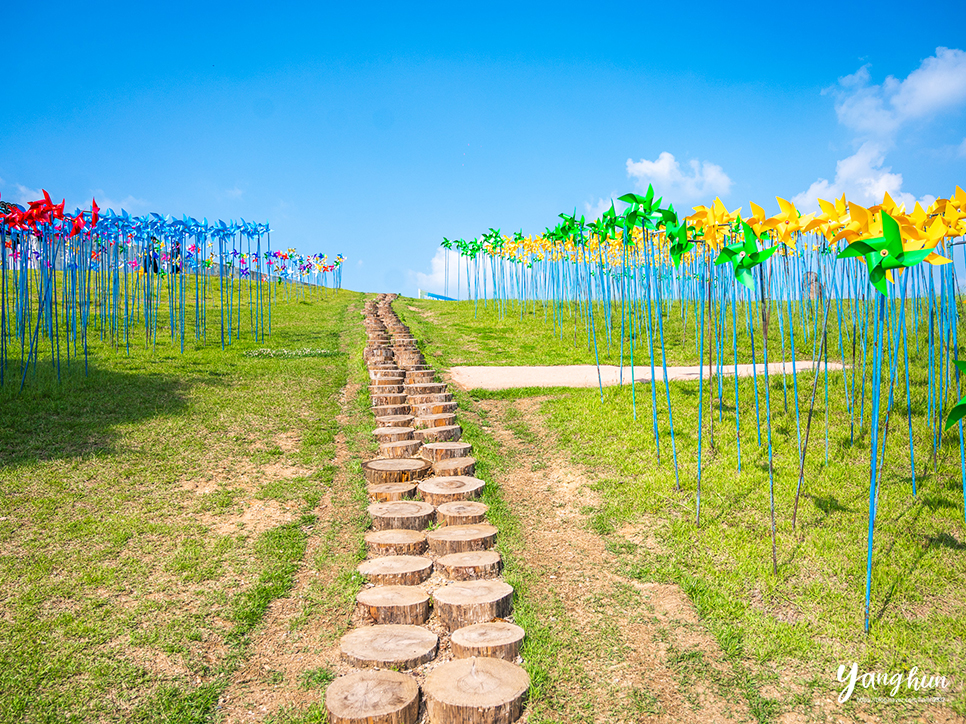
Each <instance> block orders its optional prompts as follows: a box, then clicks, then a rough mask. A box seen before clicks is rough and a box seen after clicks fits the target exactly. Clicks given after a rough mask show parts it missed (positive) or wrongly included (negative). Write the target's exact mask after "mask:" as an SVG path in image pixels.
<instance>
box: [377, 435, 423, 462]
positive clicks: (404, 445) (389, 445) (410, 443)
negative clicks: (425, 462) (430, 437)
mask: <svg viewBox="0 0 966 724" xmlns="http://www.w3.org/2000/svg"><path fill="white" fill-rule="evenodd" d="M422 446H423V443H422V441H421V440H416V439H413V440H396V441H394V442H381V443H379V454H380V455H382V456H383V457H384V458H414V457H417V456H418V455H419V449H420V448H421V447H422Z"/></svg>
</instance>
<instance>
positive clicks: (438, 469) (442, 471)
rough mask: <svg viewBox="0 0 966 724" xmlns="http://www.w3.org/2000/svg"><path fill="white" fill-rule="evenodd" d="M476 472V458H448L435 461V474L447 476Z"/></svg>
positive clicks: (471, 474)
mask: <svg viewBox="0 0 966 724" xmlns="http://www.w3.org/2000/svg"><path fill="white" fill-rule="evenodd" d="M475 472H476V458H469V457H466V458H446V459H445V460H439V461H438V462H435V463H433V475H435V476H436V477H439V478H445V477H450V476H455V475H469V476H470V477H472V476H473V473H475Z"/></svg>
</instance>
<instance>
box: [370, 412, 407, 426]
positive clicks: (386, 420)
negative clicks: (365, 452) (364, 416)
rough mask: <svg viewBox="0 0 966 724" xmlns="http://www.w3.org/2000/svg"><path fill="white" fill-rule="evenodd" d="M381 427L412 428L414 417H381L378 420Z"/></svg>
mask: <svg viewBox="0 0 966 724" xmlns="http://www.w3.org/2000/svg"><path fill="white" fill-rule="evenodd" d="M376 424H377V425H379V427H411V426H412V424H413V416H412V415H379V416H378V417H377V418H376Z"/></svg>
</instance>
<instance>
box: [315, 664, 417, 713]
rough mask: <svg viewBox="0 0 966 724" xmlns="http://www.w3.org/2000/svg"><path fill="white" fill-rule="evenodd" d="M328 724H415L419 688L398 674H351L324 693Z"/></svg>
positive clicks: (330, 686) (336, 681)
mask: <svg viewBox="0 0 966 724" xmlns="http://www.w3.org/2000/svg"><path fill="white" fill-rule="evenodd" d="M325 710H326V712H327V713H328V715H329V716H328V718H329V724H415V722H416V719H417V718H419V685H418V684H417V683H416V680H415V679H413V678H412V677H411V676H406V675H405V674H400V673H399V672H398V671H389V670H386V669H382V670H380V671H354V672H352V673H351V674H347V675H346V676H340V677H339V678H338V679H336V680H335V681H333V682H332V683H331V684H329V688H328V689H327V690H326V692H325Z"/></svg>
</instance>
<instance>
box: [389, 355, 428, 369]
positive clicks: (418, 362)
mask: <svg viewBox="0 0 966 724" xmlns="http://www.w3.org/2000/svg"><path fill="white" fill-rule="evenodd" d="M394 359H395V360H396V364H397V365H399V366H400V367H402V368H403V369H404V370H408V369H411V368H414V367H421V366H422V365H423V363H424V362H426V360H425V358H424V357H423V356H422V355H421V354H410V353H408V352H396V354H395V355H394Z"/></svg>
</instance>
